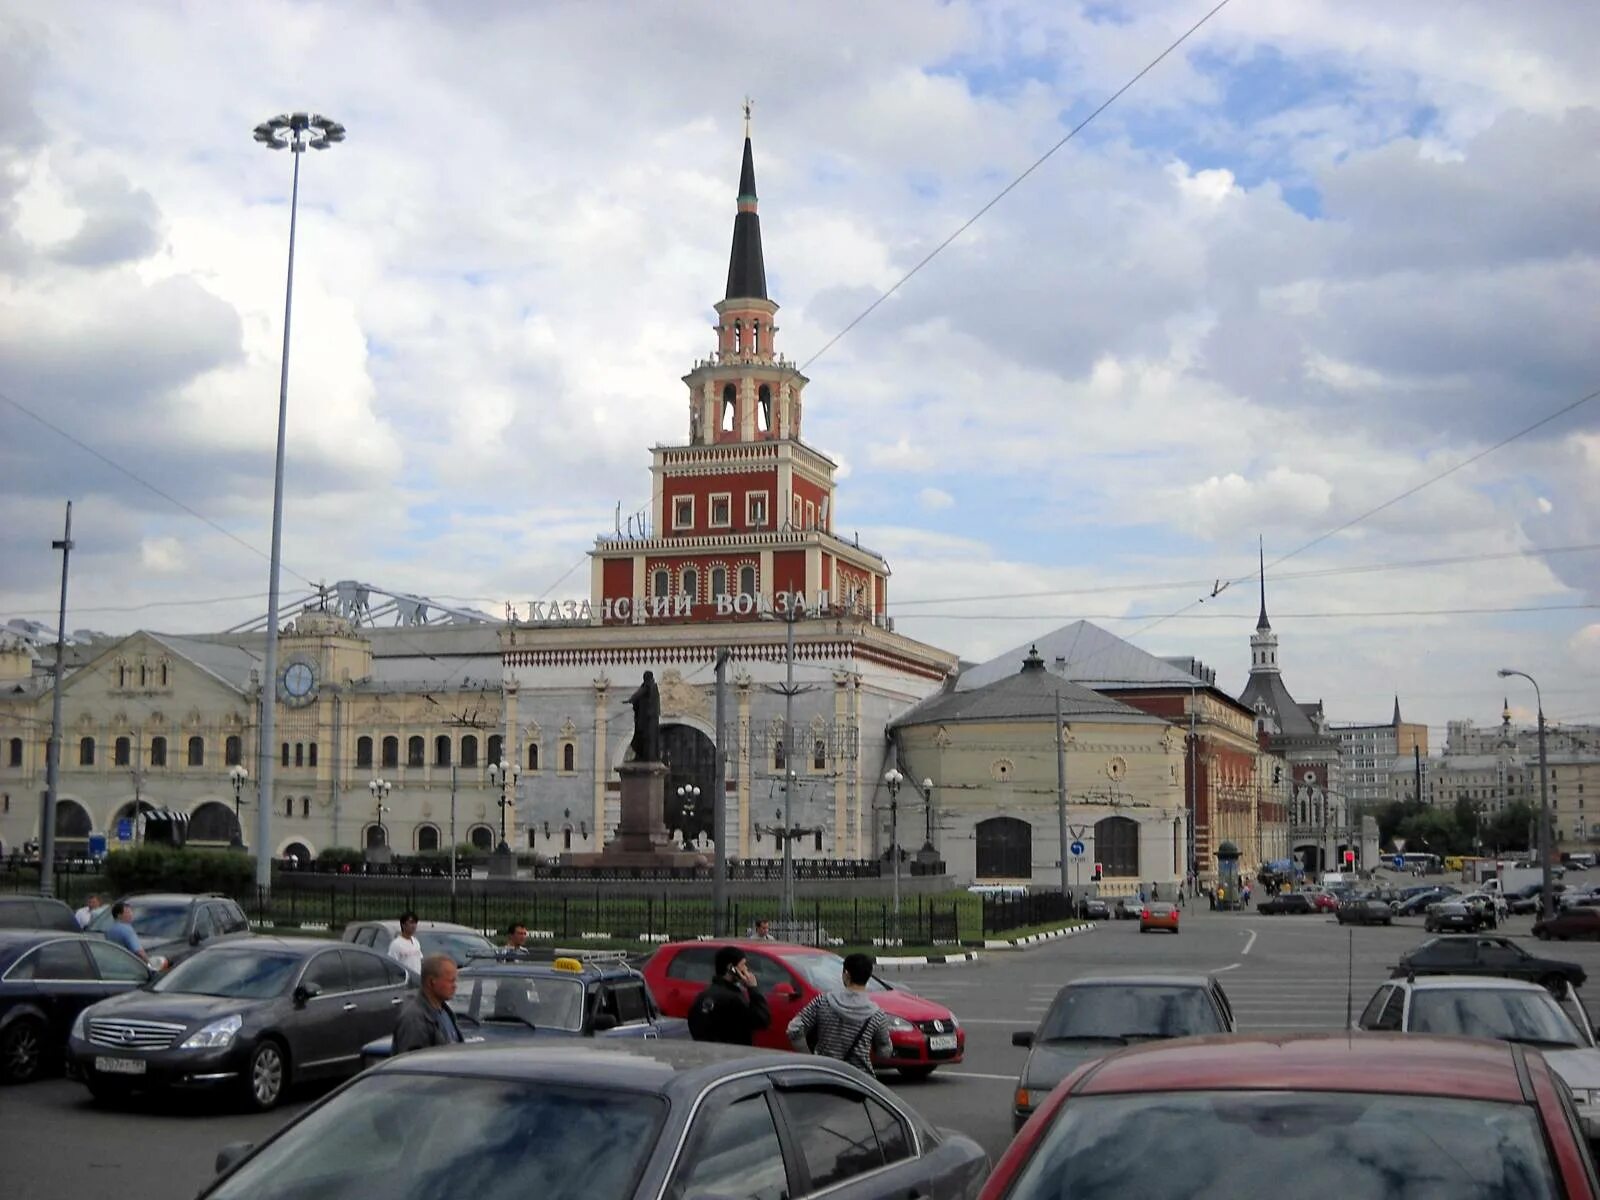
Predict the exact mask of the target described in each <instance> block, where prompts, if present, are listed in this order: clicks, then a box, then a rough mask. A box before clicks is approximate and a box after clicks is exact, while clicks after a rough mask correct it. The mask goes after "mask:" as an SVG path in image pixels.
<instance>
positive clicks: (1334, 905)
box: [1309, 888, 1339, 912]
mask: <svg viewBox="0 0 1600 1200" xmlns="http://www.w3.org/2000/svg"><path fill="white" fill-rule="evenodd" d="M1309 894H1310V896H1311V903H1312V904H1313V905H1314V906H1315V907H1316V910H1317V911H1318V912H1338V911H1339V893H1337V892H1330V891H1328V890H1327V889H1326V888H1324V889H1323V890H1322V891H1320V892H1311V893H1309Z"/></svg>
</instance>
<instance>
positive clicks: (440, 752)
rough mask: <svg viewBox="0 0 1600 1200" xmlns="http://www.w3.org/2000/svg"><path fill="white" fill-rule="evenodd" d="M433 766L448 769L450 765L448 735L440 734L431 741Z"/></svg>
mask: <svg viewBox="0 0 1600 1200" xmlns="http://www.w3.org/2000/svg"><path fill="white" fill-rule="evenodd" d="M433 765H434V766H436V767H448V766H449V765H450V735H449V734H448V733H441V734H440V735H439V736H438V737H436V738H434V739H433Z"/></svg>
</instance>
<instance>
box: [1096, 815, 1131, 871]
mask: <svg viewBox="0 0 1600 1200" xmlns="http://www.w3.org/2000/svg"><path fill="white" fill-rule="evenodd" d="M1094 857H1095V861H1096V862H1098V863H1099V864H1100V865H1101V868H1102V869H1103V870H1104V871H1105V875H1106V878H1108V879H1136V878H1138V875H1139V822H1137V821H1135V820H1132V819H1131V818H1128V817H1106V818H1105V819H1104V820H1103V821H1096V822H1095V826H1094Z"/></svg>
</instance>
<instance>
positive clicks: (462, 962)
mask: <svg viewBox="0 0 1600 1200" xmlns="http://www.w3.org/2000/svg"><path fill="white" fill-rule="evenodd" d="M417 945H419V946H421V947H422V953H423V955H424V956H426V955H429V954H448V955H449V956H450V957H451V958H452V959H454V960H455V964H456V966H458V967H464V966H466V965H467V960H468V959H469V958H484V957H489V958H492V957H494V943H493V942H491V941H490V940H489V939H488V938H486V937H484V936H483V935H482V934H481V933H469V932H467V931H465V930H460V931H458V930H450V929H445V930H440V929H419V930H417ZM379 949H380V950H381V949H384V947H382V946H380V947H379Z"/></svg>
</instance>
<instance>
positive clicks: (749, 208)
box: [724, 99, 767, 300]
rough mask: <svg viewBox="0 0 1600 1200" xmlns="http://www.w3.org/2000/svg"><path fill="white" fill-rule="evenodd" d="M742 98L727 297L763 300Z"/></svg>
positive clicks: (747, 123)
mask: <svg viewBox="0 0 1600 1200" xmlns="http://www.w3.org/2000/svg"><path fill="white" fill-rule="evenodd" d="M751 103H752V101H750V100H748V99H747V100H746V101H745V102H744V162H743V163H742V164H740V167H739V201H738V203H739V211H738V215H736V216H735V217H734V218H733V250H732V252H731V253H730V254H729V255H728V290H727V293H726V295H725V296H724V299H727V300H765V299H766V298H767V268H766V264H765V263H764V262H763V261H762V258H761V218H760V217H758V216H757V215H756V160H755V153H754V151H753V150H752V149H751V147H750V105H751Z"/></svg>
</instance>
